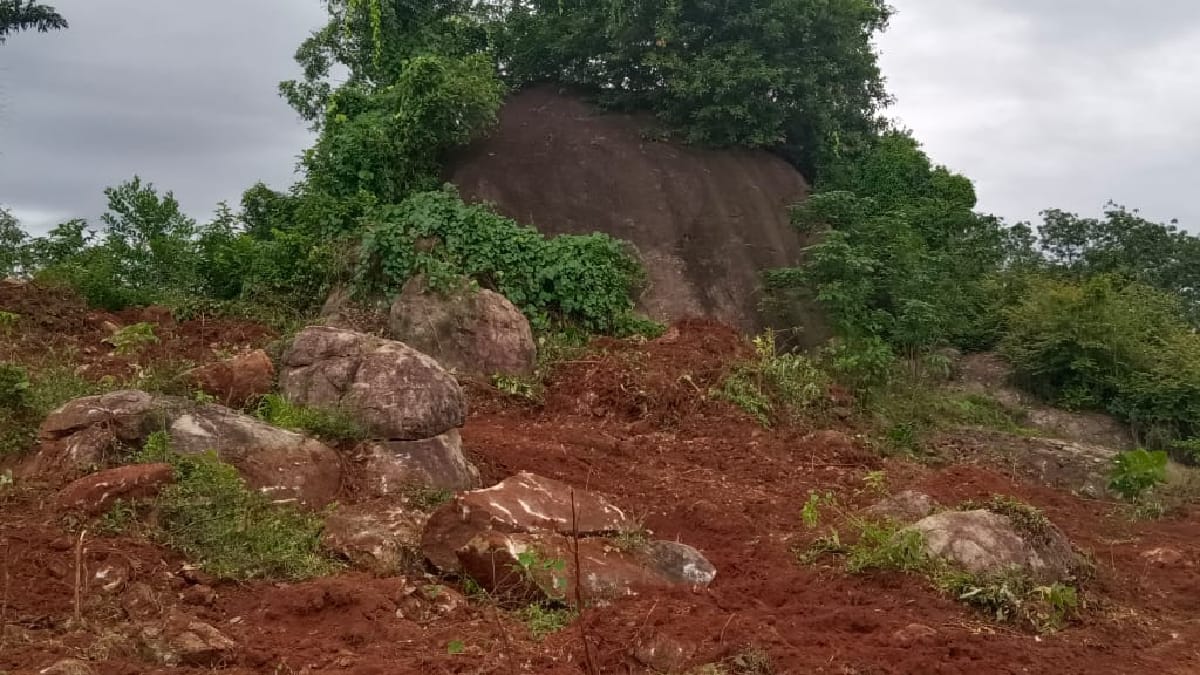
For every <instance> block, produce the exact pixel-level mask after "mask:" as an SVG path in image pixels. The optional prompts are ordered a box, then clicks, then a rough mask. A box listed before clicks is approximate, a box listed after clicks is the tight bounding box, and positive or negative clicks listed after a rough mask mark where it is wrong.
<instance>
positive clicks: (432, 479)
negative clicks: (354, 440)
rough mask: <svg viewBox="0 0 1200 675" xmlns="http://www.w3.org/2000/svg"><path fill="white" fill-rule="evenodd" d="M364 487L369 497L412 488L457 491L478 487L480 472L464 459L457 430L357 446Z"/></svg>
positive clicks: (398, 492) (404, 491)
mask: <svg viewBox="0 0 1200 675" xmlns="http://www.w3.org/2000/svg"><path fill="white" fill-rule="evenodd" d="M360 453H361V455H360V457H361V459H362V460H363V461H364V462H365V466H364V469H363V475H364V476H365V478H366V486H365V489H366V491H367V493H368V494H369V495H371V496H376V497H383V496H388V495H397V494H400V495H403V494H406V493H408V492H411V491H412V490H413V489H433V490H449V491H453V492H457V491H460V490H470V489H473V488H476V487H479V471H478V470H477V469H476V468H475V467H474V466H473V465H472V464H471V463H470V462H468V461H467V458H466V456H465V455H463V451H462V438H461V436H460V435H459V433H458V430H457V429H451V430H450V431H447V432H446V433H444V434H442V435H441V436H436V437H434V438H427V439H425V440H421V441H377V442H372V443H367V444H365V445H364V446H363V447H361V448H360Z"/></svg>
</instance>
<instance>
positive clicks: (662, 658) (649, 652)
mask: <svg viewBox="0 0 1200 675" xmlns="http://www.w3.org/2000/svg"><path fill="white" fill-rule="evenodd" d="M696 649H697V647H696V645H695V644H694V643H692V642H689V641H685V640H680V639H678V638H673V637H671V636H669V635H665V634H662V633H655V634H654V635H653V636H652V637H651V638H649V639H648V640H645V641H642V642H639V643H638V644H637V646H635V647H634V648H633V649H632V650H630V654H629V655H630V656H632V657H633V658H634V659H635V660H637V662H638V663H641V664H642V665H643V666H646V667H647V668H649V669H650V670H652V671H654V672H656V673H677V672H679V671H681V670H683V668H684V667H685V666H686V665H687V664H688V661H691V660H692V658H693V657H694V656H695V655H696Z"/></svg>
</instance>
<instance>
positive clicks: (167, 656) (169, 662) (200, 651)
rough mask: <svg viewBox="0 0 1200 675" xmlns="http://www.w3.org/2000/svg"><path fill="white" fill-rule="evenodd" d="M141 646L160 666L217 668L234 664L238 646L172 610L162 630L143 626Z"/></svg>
mask: <svg viewBox="0 0 1200 675" xmlns="http://www.w3.org/2000/svg"><path fill="white" fill-rule="evenodd" d="M141 641H142V646H143V648H144V649H145V651H146V652H147V654H148V655H149V656H150V658H151V659H152V660H153V661H154V662H156V663H158V664H159V665H163V666H170V667H176V666H191V667H194V668H219V667H221V666H222V665H225V664H228V663H230V662H232V661H233V660H234V657H235V656H236V650H237V643H235V642H234V641H233V640H230V639H229V638H227V637H225V636H224V635H223V634H221V631H219V630H217V629H216V628H213V627H212V626H210V625H208V624H207V623H204V622H203V621H201V620H199V619H197V618H196V617H194V616H192V615H190V614H185V613H183V612H180V611H178V610H172V611H171V613H170V614H169V615H168V617H167V619H166V621H164V622H163V624H162V625H161V626H145V627H143V629H142V634H141Z"/></svg>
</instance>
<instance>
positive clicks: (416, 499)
mask: <svg viewBox="0 0 1200 675" xmlns="http://www.w3.org/2000/svg"><path fill="white" fill-rule="evenodd" d="M404 496H405V498H406V499H407V500H408V505H409V506H411V507H413V508H415V509H417V510H418V511H424V512H426V513H430V512H433V511H436V510H437V509H438V507H440V506H442V505H443V504H445V503H447V502H449V501H450V500H451V499H454V493H453V492H451V491H450V490H441V489H438V488H433V487H427V486H423V485H421V486H413V487H412V488H409V489H408V490H406V491H405V493H404Z"/></svg>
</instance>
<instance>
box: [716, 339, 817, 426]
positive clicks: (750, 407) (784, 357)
mask: <svg viewBox="0 0 1200 675" xmlns="http://www.w3.org/2000/svg"><path fill="white" fill-rule="evenodd" d="M754 352H755V358H754V359H753V360H752V361H749V362H747V363H743V364H741V365H739V366H738V367H737V368H735V369H734V370H733V372H732V373H730V375H729V376H728V377H726V378H725V380H724V381H723V382H722V383H721V385H720V386H719V387H717V388H716V389H714V390H713V391H712V393H711V395H712V397H713V398H716V399H719V400H723V401H728V402H729V403H732V404H734V405H736V406H738V407H739V408H741V409H742V410H745V411H746V412H747V413H749V414H750V415H752V416H753V417H754V418H755V419H757V420H758V421H759V423H761V424H762V425H763V426H767V427H769V426H771V425H772V424H774V423H776V422H777V421H779V419H780V418H785V417H796V416H798V415H800V414H801V413H803V412H805V411H808V410H811V409H813V408H815V407H817V406H819V405H821V404H823V403H824V402H825V401H826V400H827V398H828V392H829V386H830V384H831V383H832V380H831V379H830V377H829V375H827V374H826V373H825V372H824V371H823V370H822V369H821V368H819V367H818V366H817V364H816V363H815V362H814V361H813V360H812V359H810V358H809V357H807V356H805V355H803V354H779V353H777V351H776V345H775V335H774V333H767V334H765V335H762V336H759V337H756V338H754Z"/></svg>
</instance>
